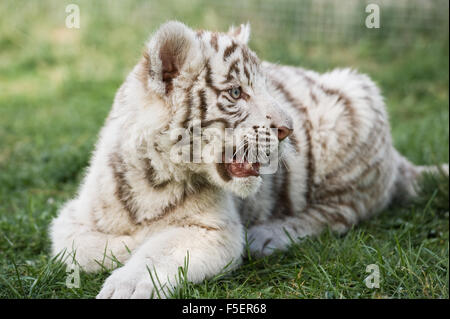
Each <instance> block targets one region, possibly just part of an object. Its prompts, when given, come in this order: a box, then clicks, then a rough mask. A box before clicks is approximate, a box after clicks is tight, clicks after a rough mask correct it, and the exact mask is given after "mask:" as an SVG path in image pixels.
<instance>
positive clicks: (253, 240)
mask: <svg viewBox="0 0 450 319" xmlns="http://www.w3.org/2000/svg"><path fill="white" fill-rule="evenodd" d="M357 222H358V218H357V214H356V212H355V209H354V208H353V207H350V206H346V205H339V204H336V205H335V206H333V205H314V206H309V207H308V208H306V209H305V210H304V211H303V212H301V213H299V214H298V215H295V216H287V217H284V218H276V219H269V220H266V221H265V222H263V223H259V224H256V225H253V226H251V227H250V228H249V229H248V232H247V238H248V243H249V248H250V252H251V253H252V254H253V255H254V256H267V255H270V254H271V253H272V252H273V251H274V250H277V249H281V250H285V249H287V248H288V247H289V245H290V244H292V243H293V242H295V241H298V239H300V238H303V237H306V236H314V235H318V234H320V233H321V232H322V231H323V230H324V229H326V228H330V229H331V230H332V231H336V232H337V233H345V232H347V231H348V230H349V229H350V228H351V227H352V226H353V225H355V224H356V223H357Z"/></svg>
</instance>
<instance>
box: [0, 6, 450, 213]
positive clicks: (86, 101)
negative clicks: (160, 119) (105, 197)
mask: <svg viewBox="0 0 450 319" xmlns="http://www.w3.org/2000/svg"><path fill="white" fill-rule="evenodd" d="M72 3H73V4H77V5H78V6H79V9H80V28H79V29H76V28H73V29H70V28H67V27H66V25H65V20H66V17H67V15H68V13H66V10H65V9H66V6H67V5H69V4H72ZM369 3H375V4H377V5H378V6H379V8H380V28H379V29H368V28H367V27H366V26H365V20H366V17H367V16H368V14H369V13H366V10H365V8H366V6H367V4H369ZM448 9H449V2H448V1H447V0H377V1H375V0H371V1H358V0H345V1H341V0H299V1H294V0H279V1H270V0H267V1H257V0H246V1H238V0H227V1H206V0H177V1H170V0H165V1H139V0H137V1H107V0H100V1H87V0H86V1H72V0H71V1H60V0H40V1H11V0H2V1H1V2H0V196H3V199H5V198H7V197H10V196H9V194H10V193H11V192H16V191H17V192H19V193H21V192H22V193H23V192H26V193H27V194H28V193H29V192H31V194H33V192H34V193H37V194H41V193H42V194H60V195H61V196H63V197H64V196H68V195H67V194H70V192H69V193H66V192H64V191H61V189H65V188H69V189H71V190H72V189H73V188H74V187H75V186H76V183H77V182H78V180H79V179H80V177H81V172H82V169H83V168H84V167H85V166H86V165H87V163H88V159H89V155H90V152H91V150H92V147H93V145H94V143H95V140H96V134H97V132H98V131H99V128H100V127H101V125H102V123H103V121H104V119H105V117H106V115H107V113H108V110H109V108H110V106H111V104H112V101H113V98H114V94H115V92H116V90H117V88H118V87H119V86H120V84H121V82H122V81H123V79H124V77H125V76H126V74H127V73H128V72H129V71H130V70H131V68H132V67H133V65H134V64H135V63H136V62H137V61H138V59H139V57H140V55H141V53H142V49H143V46H144V43H145V41H146V40H147V39H148V37H149V36H150V34H151V33H152V32H153V31H154V30H155V28H157V27H158V26H159V25H160V24H161V23H163V22H165V21H167V20H171V19H177V20H180V21H182V22H184V23H186V24H188V25H190V26H191V27H193V28H196V29H211V30H223V31H225V30H227V29H228V27H229V26H230V25H232V24H234V25H238V24H240V23H244V22H247V21H249V22H250V23H251V26H252V35H251V41H250V46H251V47H252V48H253V49H254V50H255V51H256V53H257V54H258V55H259V56H260V57H261V58H262V59H266V60H269V61H272V62H278V63H284V64H292V65H298V66H302V67H305V68H312V69H315V70H317V71H321V72H323V71H327V70H329V69H331V68H334V67H347V66H349V67H353V68H356V69H358V70H360V71H361V72H364V73H367V74H369V75H370V76H371V77H372V78H373V79H374V80H375V81H376V82H377V83H378V84H379V85H380V87H381V89H382V91H383V94H384V95H385V97H386V103H387V107H388V110H389V114H390V116H391V122H392V127H393V135H394V140H395V144H396V146H397V147H398V148H399V149H400V150H401V151H402V152H403V153H405V154H406V155H407V156H408V157H409V158H411V159H412V160H414V161H415V162H417V163H430V162H441V161H448V66H449V65H448V63H449V61H448V54H449V52H448V51H449V49H448V45H449V16H448V14H449V13H448ZM1 202H2V198H0V203H1ZM4 202H6V201H4ZM8 207H9V206H8Z"/></svg>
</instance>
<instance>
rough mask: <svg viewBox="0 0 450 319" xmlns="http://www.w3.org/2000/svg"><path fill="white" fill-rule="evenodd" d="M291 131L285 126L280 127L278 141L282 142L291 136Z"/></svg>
mask: <svg viewBox="0 0 450 319" xmlns="http://www.w3.org/2000/svg"><path fill="white" fill-rule="evenodd" d="M292 131H293V129H290V128H287V127H286V126H280V127H279V128H278V140H280V141H282V140H284V139H285V138H286V137H288V136H289V135H291V133H292Z"/></svg>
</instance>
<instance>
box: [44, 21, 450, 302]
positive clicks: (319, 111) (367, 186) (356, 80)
mask: <svg viewBox="0 0 450 319" xmlns="http://www.w3.org/2000/svg"><path fill="white" fill-rule="evenodd" d="M249 32H250V28H249V25H241V26H240V27H239V28H237V29H234V28H232V29H231V30H230V31H229V32H228V33H217V32H209V31H197V32H195V31H193V30H191V29H190V28H188V27H187V26H185V25H184V24H182V23H179V22H168V23H166V24H164V25H162V26H161V27H160V29H159V30H158V31H157V32H156V33H155V34H154V35H153V36H152V37H151V40H150V41H149V42H148V44H147V46H146V48H145V52H144V54H143V57H142V59H141V60H140V61H139V63H138V64H137V65H136V66H135V67H134V69H133V70H132V71H131V73H130V74H129V76H128V77H127V79H126V81H125V82H124V84H123V85H122V86H121V87H120V89H119V91H118V92H117V95H116V97H115V101H114V104H113V107H112V110H111V112H110V114H109V116H108V119H107V120H106V123H105V125H104V127H103V129H102V131H101V133H100V138H99V141H98V143H97V145H96V149H95V152H94V154H93V157H92V160H91V163H90V167H89V169H88V172H87V175H86V177H85V179H84V182H83V183H82V185H81V187H80V190H79V193H78V194H77V196H76V198H75V199H73V200H71V201H69V202H68V203H66V205H65V206H64V207H63V208H62V210H61V211H60V213H59V215H58V217H57V218H55V219H54V221H53V222H52V224H51V230H50V231H51V239H52V253H53V254H54V255H56V254H58V253H60V252H62V251H65V252H66V253H69V254H70V256H71V257H70V258H67V259H66V262H67V263H70V262H73V260H76V262H77V263H78V264H79V265H80V266H81V267H82V268H83V269H84V270H85V271H88V272H95V271H99V270H100V269H102V267H113V266H114V265H115V262H114V260H118V261H120V263H122V264H123V266H122V267H120V268H118V269H116V270H114V271H113V272H112V274H111V276H110V277H109V278H108V279H107V280H106V281H105V283H104V285H103V288H102V290H101V291H100V293H99V295H98V298H148V297H150V296H151V295H152V293H155V292H156V290H157V289H161V290H162V291H163V292H166V291H168V290H170V289H172V288H173V287H174V285H176V282H177V281H176V277H177V276H178V267H180V266H183V264H184V262H185V258H186V256H187V254H189V266H188V273H187V278H188V280H190V281H193V282H200V281H202V280H204V279H205V278H208V277H211V276H214V275H216V274H218V273H219V272H221V271H222V270H223V268H224V267H226V266H227V265H231V267H235V266H237V265H238V264H239V262H240V261H241V257H242V255H243V251H244V246H245V232H246V227H247V228H248V232H247V237H248V242H249V247H250V250H251V251H252V253H253V254H255V255H267V254H270V253H271V252H272V251H273V250H274V249H286V248H287V247H288V246H289V244H290V242H291V241H290V239H289V237H291V238H293V239H296V238H301V237H304V236H309V235H315V234H318V233H319V232H320V231H322V230H323V229H325V228H326V227H329V228H331V229H333V230H335V231H338V232H345V231H347V230H348V229H349V228H350V227H351V226H352V225H355V224H357V223H358V222H359V221H361V220H362V219H365V218H367V217H369V216H371V215H373V214H374V213H376V212H378V211H380V210H382V209H383V208H385V207H386V206H387V205H388V204H389V203H390V202H391V201H392V200H393V199H394V198H399V199H406V198H408V197H411V196H414V189H415V187H414V186H415V184H416V180H417V178H418V176H419V174H420V173H421V172H422V171H424V170H428V169H427V168H424V167H418V166H414V165H412V164H411V163H410V162H408V161H407V160H406V159H405V158H403V157H402V156H401V155H400V154H399V153H397V151H396V150H395V149H394V148H393V146H392V142H391V136H390V129H389V124H388V119H387V115H386V112H385V107H384V103H383V99H382V97H381V95H380V92H379V90H378V88H377V87H376V86H375V85H374V83H373V82H372V81H371V80H370V79H369V78H368V77H367V76H365V75H362V74H359V73H356V72H354V71H352V70H349V69H343V70H334V71H331V72H328V73H325V74H318V73H316V72H313V71H306V70H304V69H301V68H295V67H289V66H280V65H275V64H271V63H268V62H261V61H260V60H259V59H258V58H257V56H256V55H255V53H253V52H252V51H251V50H250V49H249V48H248V46H247V42H248V39H249ZM195 121H200V123H201V128H202V129H203V128H207V127H214V128H217V129H219V130H224V129H225V128H236V129H238V128H246V129H248V130H247V131H246V132H248V133H246V134H247V137H248V141H249V140H252V141H253V142H254V141H255V138H256V143H258V138H259V141H262V140H263V139H262V137H263V136H262V135H264V136H266V137H269V138H271V140H270V141H272V142H273V140H274V139H275V140H276V141H277V142H278V140H280V143H279V147H280V148H281V149H282V150H280V154H281V158H280V165H279V168H278V170H277V171H276V172H275V173H274V174H268V175H261V174H260V172H259V164H260V163H258V162H251V161H249V160H247V158H246V157H245V156H244V157H243V158H239V159H237V158H236V157H233V158H232V159H231V162H227V163H206V162H200V163H198V162H197V163H192V162H188V163H185V162H174V161H173V160H172V158H171V155H170V154H171V152H172V150H173V148H174V147H176V143H177V142H178V141H177V140H175V141H174V139H173V136H171V132H173V131H174V130H176V129H180V128H182V129H188V130H191V131H192V127H193V123H194V122H195ZM268 128H275V130H267V129H268ZM274 131H275V133H274ZM274 134H275V136H274ZM202 143H203V142H202ZM277 144H278V143H277ZM187 145H188V148H189V149H191V145H190V143H189V142H188V143H187ZM429 170H436V169H431V168H430V169H429ZM445 170H446V171H447V173H448V166H445ZM244 226H245V227H244ZM287 234H289V236H288V235H287ZM149 272H152V273H156V274H157V276H158V278H159V281H160V282H161V285H162V287H155V286H154V284H153V281H152V279H151V277H150V275H149ZM162 296H163V297H164V294H162Z"/></svg>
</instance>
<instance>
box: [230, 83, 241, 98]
mask: <svg viewBox="0 0 450 319" xmlns="http://www.w3.org/2000/svg"><path fill="white" fill-rule="evenodd" d="M228 93H229V94H230V95H231V97H232V98H233V99H236V100H237V99H238V98H240V97H241V88H240V87H239V86H235V87H234V88H231V89H229V90H228Z"/></svg>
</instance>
